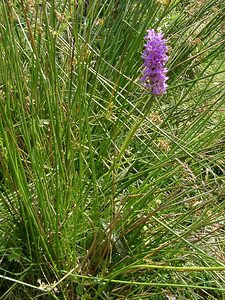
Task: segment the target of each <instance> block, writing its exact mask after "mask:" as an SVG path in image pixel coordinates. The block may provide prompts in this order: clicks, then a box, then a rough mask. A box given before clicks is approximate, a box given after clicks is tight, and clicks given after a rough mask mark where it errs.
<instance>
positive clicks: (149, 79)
mask: <svg viewBox="0 0 225 300" xmlns="http://www.w3.org/2000/svg"><path fill="white" fill-rule="evenodd" d="M145 40H146V41H147V43H146V44H145V45H144V47H145V49H144V52H143V54H142V58H143V59H144V64H143V66H144V70H143V72H142V75H143V76H142V77H141V78H140V80H141V81H142V82H143V85H144V87H146V88H148V89H150V90H151V92H152V94H153V95H164V94H166V88H167V84H166V81H167V79H168V77H167V76H166V73H167V68H165V64H166V62H167V61H168V56H167V54H166V53H167V51H168V47H167V46H166V40H165V39H164V38H163V34H162V33H157V32H155V30H154V29H150V30H147V35H146V36H145Z"/></svg>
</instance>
